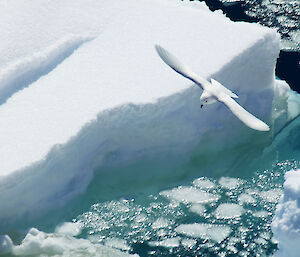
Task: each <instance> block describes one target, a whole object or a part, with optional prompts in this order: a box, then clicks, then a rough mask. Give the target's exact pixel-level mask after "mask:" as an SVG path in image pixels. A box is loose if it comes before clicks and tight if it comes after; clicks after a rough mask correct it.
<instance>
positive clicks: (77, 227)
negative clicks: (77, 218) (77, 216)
mask: <svg viewBox="0 0 300 257" xmlns="http://www.w3.org/2000/svg"><path fill="white" fill-rule="evenodd" d="M81 229H82V225H81V224H80V223H73V222H64V223H63V224H61V225H59V226H57V227H56V228H55V233H57V234H62V235H69V236H78V235H79V234H80V233H81Z"/></svg>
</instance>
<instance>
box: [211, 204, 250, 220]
mask: <svg viewBox="0 0 300 257" xmlns="http://www.w3.org/2000/svg"><path fill="white" fill-rule="evenodd" d="M243 212H244V209H243V207H242V206H240V205H238V204H234V203H222V204H220V205H219V206H218V208H217V209H216V211H215V216H216V218H218V219H232V218H237V217H240V216H241V215H242V214H243Z"/></svg>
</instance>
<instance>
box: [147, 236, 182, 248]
mask: <svg viewBox="0 0 300 257" xmlns="http://www.w3.org/2000/svg"><path fill="white" fill-rule="evenodd" d="M149 245H151V246H161V247H165V248H174V247H178V246H179V245H180V237H173V238H167V239H165V240H162V241H152V242H149Z"/></svg>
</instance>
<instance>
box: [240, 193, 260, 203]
mask: <svg viewBox="0 0 300 257" xmlns="http://www.w3.org/2000/svg"><path fill="white" fill-rule="evenodd" d="M238 201H239V203H240V204H249V203H255V202H256V200H255V199H254V198H253V196H251V195H249V194H245V193H243V194H240V195H239V197H238Z"/></svg>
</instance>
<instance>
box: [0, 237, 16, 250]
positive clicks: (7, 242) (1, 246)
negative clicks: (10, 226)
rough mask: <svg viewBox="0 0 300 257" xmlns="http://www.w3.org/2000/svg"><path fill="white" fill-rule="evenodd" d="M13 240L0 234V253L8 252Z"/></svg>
mask: <svg viewBox="0 0 300 257" xmlns="http://www.w3.org/2000/svg"><path fill="white" fill-rule="evenodd" d="M12 247H13V242H12V240H11V239H10V237H9V236H8V235H2V236H0V255H2V254H7V253H10V252H11V250H12Z"/></svg>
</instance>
